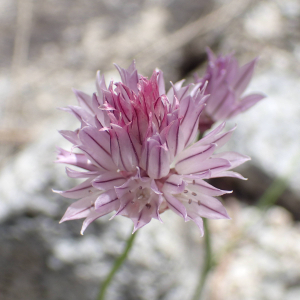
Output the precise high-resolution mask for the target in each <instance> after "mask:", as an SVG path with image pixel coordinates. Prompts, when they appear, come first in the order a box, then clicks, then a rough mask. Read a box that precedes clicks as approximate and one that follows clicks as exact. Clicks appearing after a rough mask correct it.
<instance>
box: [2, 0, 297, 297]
mask: <svg viewBox="0 0 300 300" xmlns="http://www.w3.org/2000/svg"><path fill="white" fill-rule="evenodd" d="M206 46H209V47H211V48H212V49H213V50H214V51H215V52H217V53H223V54H226V53H230V52H232V51H235V53H236V55H237V57H238V59H239V61H240V62H241V64H242V63H245V62H247V61H249V60H250V59H252V58H253V57H256V56H259V57H260V60H259V63H258V67H257V69H256V74H255V77H254V79H253V81H252V83H251V85H250V87H249V91H260V92H263V93H265V94H266V95H268V98H266V99H265V100H263V101H262V102H261V103H259V104H257V105H256V106H255V107H253V108H252V109H251V110H250V111H248V112H247V113H245V114H243V115H240V116H238V117H236V118H235V119H234V120H231V121H230V122H228V126H229V127H230V126H233V125H234V124H235V123H237V124H238V128H237V130H236V131H235V134H234V136H233V139H232V141H231V142H230V144H229V145H228V148H230V149H231V150H235V151H240V152H241V153H244V154H247V155H250V156H251V157H252V161H251V162H250V163H247V166H245V167H244V168H243V169H242V170H241V172H242V173H243V175H244V176H246V177H248V178H249V180H248V181H246V182H240V181H238V180H226V181H225V180H222V181H218V182H216V184H217V185H218V187H220V188H224V187H225V188H226V189H234V191H235V193H233V194H231V195H230V197H227V198H226V199H224V201H225V205H226V207H227V208H228V211H229V214H230V216H231V217H232V220H230V221H228V220H226V221H212V222H210V224H209V225H210V227H211V231H212V237H213V250H214V253H215V256H216V259H217V261H218V262H219V264H218V265H217V266H216V267H215V268H214V270H213V272H211V273H210V275H209V278H208V281H207V284H206V286H205V293H204V298H205V299H210V300H229V299H230V300H252V299H266V300H268V299H270V300H271V299H272V300H277V299H278V300H298V299H300V268H299V265H300V242H299V241H300V226H299V220H300V199H299V198H300V188H299V180H300V163H299V161H300V141H299V137H300V121H299V115H300V105H299V101H300V99H299V97H300V96H299V94H300V93H299V92H300V1H299V0H273V1H271V0H269V1H267V0H266V1H262V0H261V1H255V0H253V1H251V0H231V1H229V0H214V1H213V0H211V1H207V0H197V1H196V0H185V1H180V0H162V1H156V0H128V1H121V0H99V1H96V0H91V1H83V0H72V1H71V0H44V1H36V0H19V1H17V0H0V299H1V300H42V299H43V300H60V299H61V300H79V299H85V300H90V299H91V300H92V299H95V297H96V295H97V292H98V289H99V286H100V282H101V280H103V279H104V278H105V276H106V274H107V273H108V272H109V270H110V268H111V266H112V263H113V261H114V259H115V258H116V257H117V256H118V255H119V254H120V253H121V251H122V249H123V247H124V244H125V239H126V237H127V236H128V235H129V233H130V231H131V222H130V221H129V220H127V219H125V218H122V217H120V218H115V219H114V220H113V221H111V222H109V221H108V219H109V216H107V217H103V218H101V219H99V220H98V221H97V222H94V223H93V224H92V225H90V226H89V228H88V229H87V231H86V233H85V235H84V236H81V235H80V234H79V231H80V227H81V221H80V220H78V221H72V222H67V223H63V224H61V225H59V224H58V221H59V220H60V218H61V216H62V215H63V213H64V211H65V209H66V207H67V206H68V205H69V203H70V202H69V201H68V200H67V199H64V198H62V197H60V196H58V195H56V194H53V193H52V191H51V189H52V188H55V189H67V188H69V187H71V186H72V185H74V182H73V181H72V180H70V179H68V178H67V177H66V175H65V173H64V167H63V166H61V165H54V164H53V161H54V160H55V145H59V146H65V147H67V148H68V147H70V145H68V144H67V143H66V142H64V141H63V139H62V137H60V136H59V134H58V133H57V130H58V129H72V128H73V129H75V128H76V127H77V126H78V124H76V123H75V122H74V120H73V119H72V118H71V117H70V116H69V115H67V114H65V113H63V112H61V111H58V110H56V108H57V107H61V106H66V105H69V104H72V105H73V104H75V103H76V100H75V97H74V96H73V95H72V92H71V87H74V88H77V89H80V90H83V91H85V92H86V93H92V92H93V91H94V90H95V88H94V77H95V73H96V71H97V70H98V69H100V70H101V71H102V72H104V73H105V75H106V78H107V79H108V80H109V79H111V78H116V77H117V73H116V71H115V70H114V69H113V67H112V63H118V64H120V65H121V66H123V67H126V66H128V65H129V64H130V62H131V60H132V59H133V58H135V59H136V62H137V67H138V70H139V72H140V73H142V74H144V75H148V76H149V75H151V73H152V71H153V69H154V68H155V67H159V68H160V69H162V70H163V72H164V74H165V79H166V81H167V82H168V81H173V82H176V81H177V80H179V79H181V78H183V77H184V78H186V79H187V81H191V80H192V74H193V73H194V72H200V73H201V72H202V71H203V69H204V68H205V64H206V55H205V47H206ZM276 178H277V179H276ZM275 179H276V180H277V181H275V184H273V185H272V183H273V182H274V180H275ZM271 185H272V186H273V188H272V190H271V192H270V189H269V190H268V188H269V187H270V186H271ZM274 187H275V188H274ZM266 191H267V192H266ZM259 199H264V200H265V201H269V202H274V203H276V204H275V205H273V206H272V207H271V208H270V209H268V210H261V209H259V208H258V207H257V206H255V204H256V203H257V202H258V201H259ZM162 217H163V220H164V222H165V223H164V224H163V225H162V224H159V223H158V222H156V221H152V222H151V223H150V224H149V225H147V226H146V227H144V228H143V229H142V230H140V232H139V234H138V236H137V239H136V244H135V245H134V248H133V249H132V252H131V253H130V256H129V259H128V261H127V262H126V263H125V265H124V266H123V267H122V269H121V271H120V272H119V273H118V274H117V276H116V278H115V281H114V283H113V284H112V286H111V287H110V289H109V291H108V294H107V299H109V300H110V299H111V300H116V299H122V300H127V299H128V300H131V299H141V300H144V299H145V300H146V299H147V300H149V299H155V300H156V299H162V300H170V299H172V300H179V299H180V300H182V299H190V298H191V297H192V295H193V293H194V289H195V286H196V284H197V282H198V280H199V273H200V268H201V265H202V264H203V239H202V238H201V237H200V234H199V232H198V229H197V228H196V226H195V224H192V223H184V222H183V221H182V220H181V219H180V218H179V217H177V216H174V215H173V214H172V213H168V212H166V213H164V215H163V216H162Z"/></svg>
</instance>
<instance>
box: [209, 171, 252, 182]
mask: <svg viewBox="0 0 300 300" xmlns="http://www.w3.org/2000/svg"><path fill="white" fill-rule="evenodd" d="M219 177H233V178H238V179H242V180H247V178H245V177H244V176H242V175H241V174H239V173H237V172H232V171H222V172H219V173H216V174H213V175H212V176H211V178H219Z"/></svg>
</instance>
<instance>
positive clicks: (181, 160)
mask: <svg viewBox="0 0 300 300" xmlns="http://www.w3.org/2000/svg"><path fill="white" fill-rule="evenodd" d="M215 148H216V145H214V144H211V145H205V146H199V147H191V148H188V149H186V150H185V151H183V152H182V153H180V154H179V155H178V156H177V157H176V160H175V162H176V164H175V170H176V171H177V172H178V173H179V174H190V173H198V172H200V171H204V170H206V169H201V166H202V162H203V161H204V160H206V159H207V158H209V157H210V156H211V155H212V153H213V152H214V150H215Z"/></svg>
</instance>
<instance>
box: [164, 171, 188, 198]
mask: <svg viewBox="0 0 300 300" xmlns="http://www.w3.org/2000/svg"><path fill="white" fill-rule="evenodd" d="M184 189H185V182H184V181H183V180H182V176H180V175H176V174H173V175H171V176H170V177H169V178H168V179H167V180H166V182H165V183H164V186H163V191H164V192H167V193H169V194H181V193H183V191H184Z"/></svg>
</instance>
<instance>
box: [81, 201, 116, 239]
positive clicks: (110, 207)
mask: <svg viewBox="0 0 300 300" xmlns="http://www.w3.org/2000/svg"><path fill="white" fill-rule="evenodd" d="M118 206H119V201H114V202H110V203H107V204H105V205H103V206H101V207H100V208H99V209H96V210H93V211H91V212H90V214H89V215H88V216H87V217H86V219H85V220H84V222H83V224H82V228H81V231H80V233H81V234H83V233H84V231H85V230H86V228H87V227H88V226H89V225H90V224H91V223H92V222H93V221H95V220H96V219H98V218H100V217H102V216H104V215H107V214H109V213H110V212H112V211H114V210H117V209H118Z"/></svg>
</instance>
